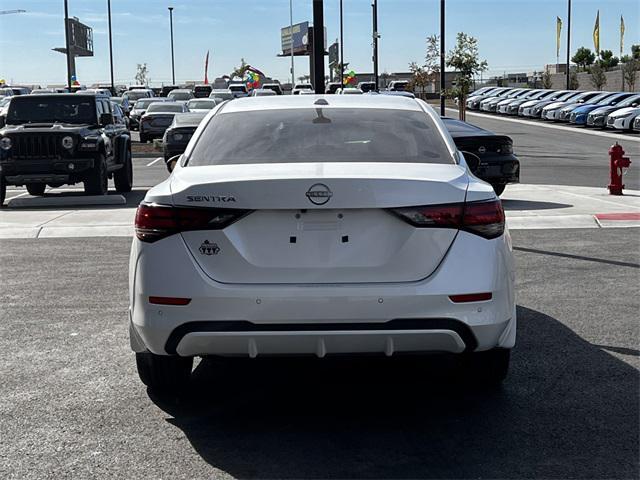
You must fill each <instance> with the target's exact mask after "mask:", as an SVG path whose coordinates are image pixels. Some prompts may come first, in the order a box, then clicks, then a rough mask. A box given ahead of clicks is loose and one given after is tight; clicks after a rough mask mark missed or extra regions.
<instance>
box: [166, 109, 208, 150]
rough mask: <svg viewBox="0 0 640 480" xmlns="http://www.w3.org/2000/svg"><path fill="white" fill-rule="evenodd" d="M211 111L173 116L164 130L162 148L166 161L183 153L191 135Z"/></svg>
mask: <svg viewBox="0 0 640 480" xmlns="http://www.w3.org/2000/svg"><path fill="white" fill-rule="evenodd" d="M208 113H209V112H208V111H207V112H195V113H194V112H188V113H178V114H176V115H175V117H173V122H171V125H169V128H167V130H166V131H165V132H164V136H163V138H162V149H163V152H164V159H165V162H166V161H168V160H169V159H170V158H171V157H174V156H176V155H182V153H184V151H185V149H186V148H187V144H188V143H189V140H191V136H192V135H193V133H194V132H195V131H196V128H198V125H200V122H201V121H202V119H203V118H204V117H206V116H207V114H208Z"/></svg>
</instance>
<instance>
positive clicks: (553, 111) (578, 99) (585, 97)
mask: <svg viewBox="0 0 640 480" xmlns="http://www.w3.org/2000/svg"><path fill="white" fill-rule="evenodd" d="M609 95H611V92H599V91H597V90H596V91H591V92H582V93H580V94H579V95H575V96H573V97H570V98H569V99H567V100H565V101H557V102H553V103H550V104H549V105H547V106H546V107H544V108H543V109H542V114H541V115H540V118H542V119H543V120H551V121H554V122H555V121H559V120H560V111H561V110H562V109H563V108H564V107H567V106H570V105H571V106H572V108H573V106H577V105H582V104H583V103H587V102H588V101H592V102H599V101H600V100H602V99H603V98H606V97H607V96H609Z"/></svg>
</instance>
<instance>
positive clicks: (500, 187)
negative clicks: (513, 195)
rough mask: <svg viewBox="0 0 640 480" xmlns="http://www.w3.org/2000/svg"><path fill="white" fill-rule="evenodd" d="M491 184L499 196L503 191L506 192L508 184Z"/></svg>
mask: <svg viewBox="0 0 640 480" xmlns="http://www.w3.org/2000/svg"><path fill="white" fill-rule="evenodd" d="M491 186H492V187H493V191H494V192H496V195H497V196H500V195H502V194H503V192H504V189H505V188H506V185H495V184H492V185H491Z"/></svg>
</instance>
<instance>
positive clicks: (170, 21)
mask: <svg viewBox="0 0 640 480" xmlns="http://www.w3.org/2000/svg"><path fill="white" fill-rule="evenodd" d="M168 8H169V26H170V28H171V84H172V85H175V84H176V65H175V62H174V58H173V7H168Z"/></svg>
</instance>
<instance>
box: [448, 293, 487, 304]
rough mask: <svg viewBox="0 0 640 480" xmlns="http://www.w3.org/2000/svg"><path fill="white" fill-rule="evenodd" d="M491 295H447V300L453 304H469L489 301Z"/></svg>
mask: <svg viewBox="0 0 640 480" xmlns="http://www.w3.org/2000/svg"><path fill="white" fill-rule="evenodd" d="M492 296H493V295H492V294H491V292H487V293H467V294H464V295H449V298H450V299H451V301H452V302H454V303H469V302H486V301H487V300H491V297H492Z"/></svg>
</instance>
